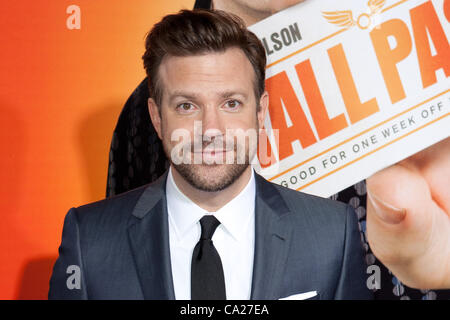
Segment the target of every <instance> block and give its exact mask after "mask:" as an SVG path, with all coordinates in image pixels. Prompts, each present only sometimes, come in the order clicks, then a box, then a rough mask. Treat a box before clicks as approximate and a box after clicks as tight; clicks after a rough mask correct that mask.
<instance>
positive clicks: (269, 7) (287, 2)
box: [227, 0, 304, 14]
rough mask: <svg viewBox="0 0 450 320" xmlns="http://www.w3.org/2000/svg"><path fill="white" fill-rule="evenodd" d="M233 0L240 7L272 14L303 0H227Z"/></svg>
mask: <svg viewBox="0 0 450 320" xmlns="http://www.w3.org/2000/svg"><path fill="white" fill-rule="evenodd" d="M227 1H233V2H236V3H237V4H239V5H240V6H242V7H247V8H248V9H250V11H249V12H251V10H254V11H259V12H266V13H268V14H274V13H276V12H278V11H281V10H283V9H286V8H288V7H291V6H293V5H296V4H297V3H300V2H303V1H304V0H227Z"/></svg>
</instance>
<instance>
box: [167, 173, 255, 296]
mask: <svg viewBox="0 0 450 320" xmlns="http://www.w3.org/2000/svg"><path fill="white" fill-rule="evenodd" d="M255 192H256V188H255V177H254V173H253V170H252V175H251V178H250V180H249V182H248V183H247V185H246V186H245V188H244V189H243V190H242V191H241V192H240V193H239V194H238V195H237V196H236V197H235V198H234V199H233V200H231V201H230V202H228V203H227V204H226V205H225V206H223V207H222V208H220V209H219V210H218V211H216V212H207V211H206V210H204V209H202V208H200V207H199V206H198V205H196V204H195V203H194V202H192V201H191V200H190V199H189V198H188V197H186V196H185V195H184V194H183V193H182V192H181V191H180V190H179V189H178V187H177V185H176V184H175V181H174V180H173V176H172V169H169V173H168V176H167V183H166V194H167V210H168V214H169V243H170V259H171V265H172V278H173V285H174V290H175V298H176V299H177V300H189V299H191V260H192V253H193V251H194V247H195V245H196V244H197V242H198V240H199V239H200V234H201V227H200V219H201V218H202V217H203V216H204V215H206V214H213V215H214V216H215V217H216V218H217V219H218V220H219V221H220V223H221V224H220V225H219V226H218V227H217V229H216V231H215V232H214V235H213V237H212V241H213V244H214V247H215V248H216V250H217V252H218V253H219V255H220V259H221V260H222V266H223V271H224V277H225V290H226V297H227V299H228V300H234V299H236V300H248V299H250V293H251V285H252V275H253V254H254V247H255Z"/></svg>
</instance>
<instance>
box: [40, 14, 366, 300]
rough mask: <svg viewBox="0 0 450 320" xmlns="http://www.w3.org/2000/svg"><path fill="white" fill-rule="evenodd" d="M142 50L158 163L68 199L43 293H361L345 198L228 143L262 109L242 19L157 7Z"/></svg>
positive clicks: (251, 127)
mask: <svg viewBox="0 0 450 320" xmlns="http://www.w3.org/2000/svg"><path fill="white" fill-rule="evenodd" d="M143 59H144V66H145V69H146V72H147V76H148V79H149V92H150V99H149V101H148V106H149V113H150V117H151V121H152V123H153V126H154V128H155V130H156V132H157V134H158V136H159V137H160V138H161V140H162V144H163V147H164V151H165V153H166V156H167V157H168V159H170V162H171V163H170V168H169V171H168V173H166V174H164V175H163V176H162V177H161V178H160V179H158V180H157V181H156V182H154V183H152V184H150V185H146V186H144V187H141V188H138V189H135V190H132V191H130V192H127V193H124V194H121V195H118V196H115V197H111V198H108V199H105V200H102V201H99V202H96V203H93V204H89V205H86V206H82V207H79V208H73V209H71V210H70V211H69V213H68V214H67V217H66V220H65V223H64V230H63V237H62V243H61V246H60V251H59V252H60V256H59V258H58V260H57V262H56V264H55V267H54V270H53V275H52V278H51V281H50V291H49V298H56V299H57V298H62V299H66V298H67V299H72V298H73V299H143V298H144V299H174V298H175V299H279V298H285V297H288V296H293V295H299V294H304V295H303V297H310V298H320V299H369V298H371V297H372V293H371V292H370V291H369V290H368V289H367V287H366V278H367V275H366V265H365V262H364V259H363V250H362V247H361V240H360V235H359V231H358V226H357V221H356V215H355V213H354V211H353V209H352V208H351V207H350V206H346V205H344V204H342V203H338V202H335V201H331V200H328V199H322V198H318V197H314V196H310V195H306V194H303V193H300V192H296V191H293V190H289V189H287V188H284V187H281V186H278V185H275V184H272V183H270V182H268V181H266V180H264V179H263V178H262V177H260V176H259V175H257V174H256V173H254V172H253V169H252V168H251V166H250V165H249V163H250V161H251V160H252V159H253V158H254V156H255V153H256V144H252V143H249V142H250V141H249V140H250V138H248V139H247V140H246V141H244V142H242V141H240V140H239V139H237V140H238V142H237V144H234V142H235V138H236V137H237V138H239V134H237V135H233V133H235V132H253V131H256V132H257V131H258V129H259V128H261V127H262V124H263V121H264V118H265V114H266V111H267V108H268V94H267V92H266V91H265V90H264V79H265V65H266V58H265V52H264V48H263V46H262V44H261V43H260V41H259V40H258V39H257V37H256V36H255V35H254V34H253V33H251V32H250V31H248V30H247V29H246V27H245V25H244V24H243V22H242V21H241V20H240V19H239V18H238V17H236V16H232V15H229V14H227V13H225V12H222V11H216V12H214V11H213V12H211V11H182V12H180V13H179V14H176V15H169V16H166V17H165V18H163V20H162V21H161V22H160V23H158V24H156V25H155V27H154V28H153V29H152V31H151V32H150V33H149V35H148V36H147V39H146V52H145V54H144V56H143ZM199 123H200V125H201V129H200V131H198V127H197V125H198V124H199ZM230 132H231V133H230ZM199 136H200V138H201V140H200V146H198V145H197V146H196V141H199V140H196V139H198V137H199ZM174 137H175V138H174ZM180 137H184V138H188V142H186V141H184V140H183V139H181V140H182V141H181V142H180ZM191 141H194V142H191ZM217 141H219V142H217ZM230 141H232V142H230ZM239 141H240V142H239ZM180 143H181V144H180ZM180 146H181V148H180ZM239 150H241V151H239ZM242 150H243V151H242ZM180 151H181V152H180ZM242 155H243V156H244V159H245V161H241V162H240V161H239V159H240V158H241V156H242ZM196 158H197V160H198V158H199V159H200V161H199V162H198V161H197V162H196ZM230 159H231V161H229V160H230ZM225 160H226V161H225ZM224 162H226V163H224ZM68 268H72V269H74V268H75V269H77V268H78V269H77V270H79V275H80V277H81V278H80V282H79V285H78V286H76V285H70V284H71V283H70V280H71V279H69V277H70V275H68V274H67V270H68ZM72 269H71V270H72ZM68 279H69V281H68ZM68 284H69V285H68Z"/></svg>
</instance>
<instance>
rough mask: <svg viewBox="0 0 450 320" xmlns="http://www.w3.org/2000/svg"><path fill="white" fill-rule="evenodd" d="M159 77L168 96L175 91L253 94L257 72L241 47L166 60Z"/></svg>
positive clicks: (172, 57) (160, 69)
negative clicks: (246, 92)
mask: <svg viewBox="0 0 450 320" xmlns="http://www.w3.org/2000/svg"><path fill="white" fill-rule="evenodd" d="M158 75H159V79H160V81H161V82H160V83H161V87H162V89H163V95H164V96H167V95H170V94H171V93H173V92H176V91H188V92H192V93H197V94H207V93H209V94H211V93H214V92H224V91H233V90H236V91H237V90H239V91H245V90H248V91H249V92H252V91H253V88H254V79H255V72H254V70H253V67H252V64H251V63H250V61H249V60H248V58H247V56H246V55H245V53H244V52H243V51H242V50H241V49H239V48H229V49H227V50H225V51H224V52H208V53H205V54H201V55H194V56H186V57H175V56H168V57H165V58H164V59H163V61H162V63H161V65H160V67H159V70H158Z"/></svg>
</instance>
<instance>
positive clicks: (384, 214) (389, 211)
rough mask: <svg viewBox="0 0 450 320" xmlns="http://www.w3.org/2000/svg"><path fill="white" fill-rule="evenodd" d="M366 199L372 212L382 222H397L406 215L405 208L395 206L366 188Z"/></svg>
mask: <svg viewBox="0 0 450 320" xmlns="http://www.w3.org/2000/svg"><path fill="white" fill-rule="evenodd" d="M367 200H368V201H369V202H370V205H371V206H372V208H373V212H374V213H375V214H376V215H377V217H378V218H380V219H381V220H382V221H383V222H385V223H388V224H398V223H400V222H402V221H403V220H404V219H405V217H406V210H405V209H401V208H397V207H395V206H394V205H392V204H389V203H387V202H385V201H383V200H381V199H380V198H379V196H377V195H376V194H375V193H374V192H373V191H371V190H370V189H367Z"/></svg>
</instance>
